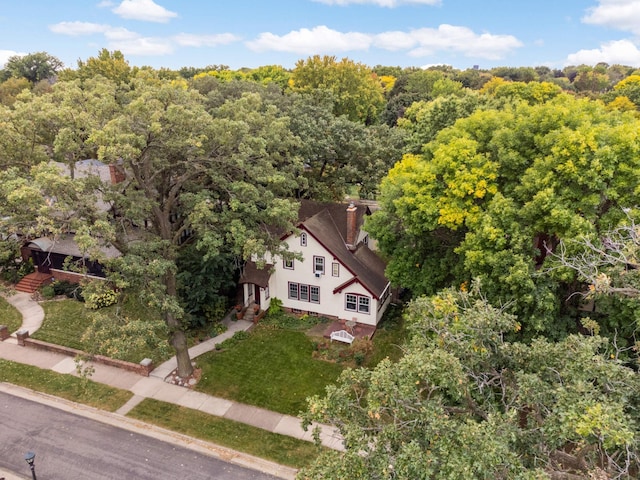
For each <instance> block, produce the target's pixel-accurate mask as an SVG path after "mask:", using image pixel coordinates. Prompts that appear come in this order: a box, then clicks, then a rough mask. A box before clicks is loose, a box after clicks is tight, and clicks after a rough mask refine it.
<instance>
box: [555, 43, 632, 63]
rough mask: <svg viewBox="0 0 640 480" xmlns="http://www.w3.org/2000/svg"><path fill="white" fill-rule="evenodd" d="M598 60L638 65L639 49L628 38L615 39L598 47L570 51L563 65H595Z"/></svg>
mask: <svg viewBox="0 0 640 480" xmlns="http://www.w3.org/2000/svg"><path fill="white" fill-rule="evenodd" d="M600 62H606V63H608V64H609V65H614V64H621V65H630V66H633V67H640V50H639V49H638V47H637V46H636V45H635V44H634V43H633V42H631V41H629V40H616V41H612V42H607V43H604V44H602V45H601V46H600V48H595V49H593V50H580V51H578V52H576V53H572V54H571V55H568V56H567V61H566V62H565V65H582V64H584V65H595V64H597V63H600Z"/></svg>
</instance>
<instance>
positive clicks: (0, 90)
mask: <svg viewBox="0 0 640 480" xmlns="http://www.w3.org/2000/svg"><path fill="white" fill-rule="evenodd" d="M30 89H31V83H30V82H29V80H27V79H26V78H15V77H11V78H9V79H7V80H5V81H4V82H2V83H0V104H2V105H5V106H7V107H10V106H11V105H13V103H14V102H15V101H16V98H17V96H18V94H19V93H20V92H22V91H23V90H30Z"/></svg>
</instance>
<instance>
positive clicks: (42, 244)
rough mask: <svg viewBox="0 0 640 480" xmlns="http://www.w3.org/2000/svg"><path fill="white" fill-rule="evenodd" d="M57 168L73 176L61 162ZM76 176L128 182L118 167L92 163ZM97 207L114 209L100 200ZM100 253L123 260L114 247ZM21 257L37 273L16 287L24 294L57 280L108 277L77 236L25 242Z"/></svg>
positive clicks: (78, 164)
mask: <svg viewBox="0 0 640 480" xmlns="http://www.w3.org/2000/svg"><path fill="white" fill-rule="evenodd" d="M55 165H56V166H57V167H58V168H59V169H60V173H61V175H66V176H70V175H71V173H70V170H69V167H68V165H66V164H64V163H59V162H55ZM74 176H75V178H83V177H88V176H97V177H99V178H100V180H101V181H102V182H104V183H105V184H115V183H118V182H120V181H122V180H123V179H124V176H123V174H122V171H121V169H119V168H118V166H116V165H107V164H105V163H102V162H100V161H98V160H92V159H88V160H82V161H79V162H76V163H75V165H74ZM97 206H98V208H99V209H101V210H103V211H107V210H108V209H109V208H110V206H109V205H108V204H107V203H106V202H104V201H103V200H102V199H101V198H100V197H99V198H98V204H97ZM100 250H101V254H102V256H103V257H104V258H117V257H119V256H120V252H119V251H118V250H117V249H116V248H115V247H113V246H104V247H102V248H101V249H100ZM21 256H22V259H23V260H24V261H28V260H31V261H33V264H34V267H35V268H36V272H35V274H32V275H28V276H27V277H25V278H24V279H23V281H22V282H20V283H19V284H18V285H17V286H16V288H17V289H18V290H20V291H27V292H32V291H35V290H36V289H37V288H38V287H39V286H41V285H42V284H44V283H47V282H49V281H51V280H53V279H55V280H67V281H71V282H78V281H80V279H81V278H83V277H84V276H90V277H95V278H102V277H104V272H103V268H102V265H100V263H98V262H96V261H92V260H90V259H89V258H87V255H86V254H83V253H82V252H81V251H80V248H79V247H78V245H77V243H76V242H75V240H74V233H73V232H69V233H67V234H64V235H59V236H55V237H54V236H50V237H40V238H35V239H25V242H24V244H23V246H22V248H21ZM67 264H70V265H72V266H75V267H79V268H78V272H80V271H82V272H83V273H76V272H75V271H74V269H68V268H67Z"/></svg>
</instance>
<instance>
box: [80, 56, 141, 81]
mask: <svg viewBox="0 0 640 480" xmlns="http://www.w3.org/2000/svg"><path fill="white" fill-rule="evenodd" d="M74 73H75V77H76V78H79V79H80V80H88V79H90V78H94V77H97V76H101V77H104V78H107V79H109V80H111V81H112V82H114V83H116V84H121V83H127V82H129V80H130V79H131V74H132V70H131V67H130V66H129V62H127V60H126V59H125V58H124V55H123V54H122V52H120V51H119V50H114V51H113V52H110V51H109V50H107V49H106V48H103V49H102V50H100V52H98V56H97V57H89V58H87V60H86V61H83V60H78V67H77V68H76V70H75V72H74Z"/></svg>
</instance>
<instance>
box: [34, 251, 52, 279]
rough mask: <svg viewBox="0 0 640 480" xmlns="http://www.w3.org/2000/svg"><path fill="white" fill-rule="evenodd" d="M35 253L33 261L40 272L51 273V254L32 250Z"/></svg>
mask: <svg viewBox="0 0 640 480" xmlns="http://www.w3.org/2000/svg"><path fill="white" fill-rule="evenodd" d="M32 254H33V263H34V264H35V266H36V268H37V269H38V272H39V273H46V274H49V273H51V270H50V269H49V267H50V265H51V262H50V260H49V255H48V254H47V253H46V252H39V251H37V250H32Z"/></svg>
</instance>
